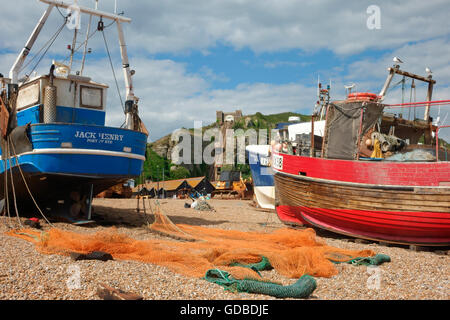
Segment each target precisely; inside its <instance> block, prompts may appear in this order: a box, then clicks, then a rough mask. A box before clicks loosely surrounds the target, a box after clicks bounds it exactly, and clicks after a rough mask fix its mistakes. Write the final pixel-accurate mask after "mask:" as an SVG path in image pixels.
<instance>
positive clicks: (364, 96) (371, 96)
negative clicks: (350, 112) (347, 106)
mask: <svg viewBox="0 0 450 320" xmlns="http://www.w3.org/2000/svg"><path fill="white" fill-rule="evenodd" d="M347 99H348V100H370V101H374V100H378V95H376V94H375V93H370V92H354V93H350V94H349V95H348V96H347Z"/></svg>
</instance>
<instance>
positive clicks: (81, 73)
mask: <svg viewBox="0 0 450 320" xmlns="http://www.w3.org/2000/svg"><path fill="white" fill-rule="evenodd" d="M97 9H98V0H95V10H97ZM91 24H92V15H89V24H88V27H87V31H86V40H85V41H84V50H83V59H82V60H81V70H80V75H81V76H82V75H83V71H84V63H85V62H86V53H87V46H88V41H89V32H91Z"/></svg>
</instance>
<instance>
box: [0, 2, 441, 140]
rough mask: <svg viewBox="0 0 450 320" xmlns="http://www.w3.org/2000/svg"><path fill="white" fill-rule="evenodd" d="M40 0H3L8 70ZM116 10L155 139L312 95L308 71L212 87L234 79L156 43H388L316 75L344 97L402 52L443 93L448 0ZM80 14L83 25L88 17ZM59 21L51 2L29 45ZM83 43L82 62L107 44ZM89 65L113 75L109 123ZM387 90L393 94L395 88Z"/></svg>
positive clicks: (371, 87) (116, 120) (298, 104)
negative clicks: (377, 19)
mask: <svg viewBox="0 0 450 320" xmlns="http://www.w3.org/2000/svg"><path fill="white" fill-rule="evenodd" d="M375 2H376V1H375ZM79 3H80V4H82V5H89V6H92V4H93V1H89V0H80V1H79ZM371 4H375V5H379V7H380V9H381V29H380V30H369V29H368V28H367V27H366V20H367V17H368V15H367V13H366V8H367V7H368V6H369V5H371ZM44 8H45V6H44V5H43V4H41V3H39V2H38V1H29V0H16V1H15V2H14V5H4V6H3V7H2V13H3V15H2V17H3V18H2V20H0V29H1V30H2V33H1V34H0V47H1V48H2V51H0V52H2V54H0V58H1V60H0V61H1V62H0V68H1V70H0V72H2V73H4V74H7V73H8V71H9V67H10V65H11V64H12V62H13V61H14V59H15V55H16V53H18V52H19V51H20V49H21V48H22V46H23V45H24V43H25V41H26V39H27V38H28V36H29V34H30V32H31V30H32V29H33V27H34V25H35V24H36V22H37V21H38V19H39V17H40V16H41V14H42V12H43V10H44ZM100 9H102V10H105V11H112V9H113V1H100ZM121 10H124V11H125V15H126V16H129V17H131V18H133V22H132V24H131V25H128V24H125V25H124V26H125V34H126V38H127V44H128V47H129V53H130V55H131V60H130V63H131V65H132V67H133V68H134V69H136V71H137V73H136V75H135V76H134V78H133V79H134V82H135V92H136V95H137V96H139V97H140V98H141V102H140V115H141V117H142V118H143V119H144V121H145V123H146V125H147V126H148V127H149V129H150V131H151V138H152V139H157V138H159V137H161V136H163V135H165V134H168V133H170V132H171V131H173V130H174V129H177V128H179V127H182V126H184V127H192V126H193V122H194V120H202V121H204V122H205V123H210V122H213V121H214V120H215V111H216V110H224V111H231V110H236V109H242V110H243V111H244V113H245V114H251V113H255V112H257V111H260V112H262V113H266V114H268V113H278V112H285V111H302V112H304V113H310V112H311V111H312V107H313V104H314V101H315V99H316V97H315V96H316V89H315V87H314V86H315V81H314V80H313V79H311V83H310V84H307V85H304V84H301V83H288V84H282V85H276V84H271V83H241V84H239V85H237V86H236V87H234V88H230V89H226V90H225V89H215V88H214V87H213V84H214V83H215V82H227V81H229V80H230V79H228V78H227V76H225V75H223V74H217V73H216V72H215V71H214V70H213V69H211V68H210V67H206V66H204V67H202V68H200V69H199V70H197V71H193V72H188V71H187V66H186V65H184V64H182V63H177V62H174V61H172V60H156V59H154V58H152V57H151V55H152V54H156V53H172V54H188V53H189V52H191V51H200V52H202V53H203V54H205V55H207V54H209V50H211V49H213V48H214V47H215V46H217V45H222V44H225V45H229V46H231V47H233V48H234V49H236V50H238V49H241V48H250V49H251V50H253V51H254V52H256V53H261V52H277V51H283V50H290V49H300V50H302V51H304V52H307V53H308V54H310V53H313V52H314V51H315V50H319V49H326V50H330V51H332V52H334V53H336V54H338V55H354V54H357V53H359V52H363V51H366V52H367V51H368V50H372V49H384V50H387V51H389V52H388V53H386V54H383V55H382V56H380V57H376V58H371V59H358V58H355V60H356V61H355V62H353V63H352V64H350V65H349V66H334V67H331V68H330V69H329V70H318V72H320V74H321V79H328V78H332V79H333V88H332V94H333V98H336V99H339V98H342V97H343V94H344V89H343V85H344V84H347V83H349V82H356V83H357V85H358V88H357V89H358V90H361V91H373V92H378V90H379V89H381V86H382V85H383V82H384V79H385V77H386V75H387V71H386V68H387V67H388V66H390V65H392V57H393V56H399V57H401V58H402V59H403V61H405V64H404V67H405V69H406V70H408V71H411V72H416V73H419V74H424V71H423V70H424V68H425V67H426V66H428V67H430V68H431V69H432V70H433V71H434V74H433V76H434V78H435V79H436V80H437V81H438V86H437V87H436V95H435V97H436V98H438V97H448V96H449V93H450V90H449V87H450V83H449V80H448V79H450V58H449V55H448V52H449V50H450V44H449V40H448V33H449V30H450V19H448V12H449V4H448V1H446V0H430V1H426V2H423V1H419V0H413V1H408V2H407V3H405V2H404V1H401V0H396V1H389V2H379V3H378V4H377V3H374V2H373V1H370V2H366V1H353V2H349V1H346V2H339V1H326V0H320V1H288V0H284V1H283V0H277V1H275V0H272V1H269V0H259V1H256V0H248V1H244V0H228V1H219V0H210V1H200V0H198V1H175V0H165V1H147V0H141V1H137V0H135V1H123V0H122V1H120V0H119V11H121ZM18 21H20V23H17V22H18ZM82 23H83V25H84V26H85V25H86V23H87V18H86V17H84V18H83V20H82ZM60 24H61V17H60V16H59V13H58V12H57V11H56V10H54V12H53V13H52V17H51V19H50V20H49V25H48V26H46V27H45V29H44V31H43V33H42V34H43V36H42V37H41V38H40V39H39V40H38V42H37V43H36V45H35V49H38V48H40V47H42V45H43V44H44V43H45V42H46V41H47V40H48V38H49V37H50V36H51V35H52V34H53V33H54V32H55V30H56V29H57V28H58V26H59V25H60ZM95 27H96V24H95V23H94V25H93V28H95ZM116 32H117V31H116V28H115V26H112V27H111V28H110V29H108V30H107V36H108V41H109V45H110V49H111V50H115V51H116V49H117V42H116V38H115V34H116ZM44 35H45V36H44ZM63 36H64V39H65V40H63V39H61V40H58V42H56V43H55V46H54V48H52V50H51V51H50V52H49V55H48V56H49V57H50V56H52V55H55V54H56V55H62V56H66V55H67V54H68V51H67V49H66V45H67V44H69V43H71V40H72V38H71V32H70V31H69V30H66V29H64V30H63V34H62V35H61V38H63ZM83 40H84V31H82V33H81V35H79V42H80V41H83ZM89 47H92V48H93V49H94V54H93V55H92V56H89V57H88V62H91V63H92V62H93V60H94V59H96V58H97V59H98V56H97V55H96V54H99V53H102V52H103V50H104V48H103V39H102V38H101V37H100V36H99V35H98V34H97V35H96V36H95V37H94V38H93V39H92V41H91V42H90V45H89ZM34 52H35V51H34ZM32 53H33V52H32ZM355 57H357V56H355ZM49 59H50V58H47V59H46V60H45V61H44V62H43V66H42V68H41V69H39V71H41V72H45V73H46V72H48V67H49V62H50V60H49ZM113 59H114V62H115V65H116V66H117V69H116V75H117V76H118V78H119V81H120V88H121V90H122V88H124V85H123V80H122V70H121V68H120V60H119V59H118V55H117V51H116V53H115V54H114V56H113ZM248 63H249V64H251V63H252V61H248ZM302 63H304V62H303V61H301V57H300V58H299V61H285V60H282V59H277V58H276V57H275V58H274V59H273V60H272V61H269V62H267V63H266V65H265V67H266V68H274V67H279V66H283V65H284V66H291V67H292V66H304V65H303V64H302ZM86 74H87V75H89V76H91V77H92V78H93V79H94V80H96V81H100V82H105V83H108V84H109V85H110V90H109V96H108V101H109V111H110V112H108V113H107V123H108V124H109V125H114V126H118V125H121V124H122V122H123V120H124V116H123V112H122V110H121V109H120V106H119V104H118V99H117V93H116V88H115V85H114V82H113V78H112V75H111V71H110V69H109V63H108V61H107V60H106V59H102V60H96V61H95V64H94V66H92V64H91V66H90V67H88V68H87V70H86ZM233 80H235V79H233ZM237 82H239V80H238V81H237ZM122 92H123V90H122ZM393 93H396V94H397V95H398V90H397V91H396V92H393ZM122 95H123V93H122ZM418 96H419V91H418Z"/></svg>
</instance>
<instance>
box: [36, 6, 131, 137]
mask: <svg viewBox="0 0 450 320" xmlns="http://www.w3.org/2000/svg"><path fill="white" fill-rule="evenodd" d="M40 1H41V2H44V3H47V4H49V5H52V6H57V7H61V8H65V9H67V8H69V7H70V6H71V5H69V4H67V3H64V2H63V1H59V0H40ZM78 9H79V10H80V12H82V13H86V14H89V15H91V16H97V17H100V18H103V19H110V20H114V21H115V22H116V24H117V30H118V34H119V44H120V54H121V57H122V66H123V70H124V77H125V88H126V97H127V98H126V102H125V119H126V121H125V123H126V128H127V129H130V130H137V129H138V128H135V122H136V121H135V119H136V118H135V116H136V117H137V102H138V99H137V98H136V97H135V96H134V92H133V83H132V79H131V70H130V65H129V62H128V53H127V49H126V47H127V46H126V43H125V37H124V35H123V30H122V22H131V19H130V18H126V17H124V16H119V15H117V14H111V13H108V12H103V11H100V10H98V9H91V8H87V7H83V6H78Z"/></svg>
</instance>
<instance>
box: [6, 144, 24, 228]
mask: <svg viewBox="0 0 450 320" xmlns="http://www.w3.org/2000/svg"><path fill="white" fill-rule="evenodd" d="M10 144H11V137H8V138H7V148H6V150H7V151H6V154H7V159H8V162H9V174H10V177H11V187H12V193H13V199H14V209H15V210H16V217H17V221H18V222H19V226H20V227H21V228H23V225H22V222H21V221H20V216H19V210H18V209H17V199H16V189H15V186H14V178H13V174H12V169H13V166H12V161H11V148H10ZM5 174H6V172H5Z"/></svg>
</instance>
